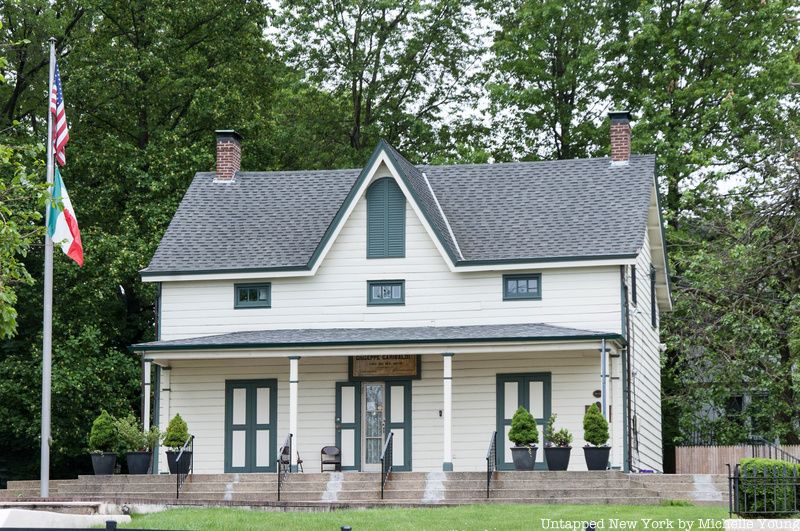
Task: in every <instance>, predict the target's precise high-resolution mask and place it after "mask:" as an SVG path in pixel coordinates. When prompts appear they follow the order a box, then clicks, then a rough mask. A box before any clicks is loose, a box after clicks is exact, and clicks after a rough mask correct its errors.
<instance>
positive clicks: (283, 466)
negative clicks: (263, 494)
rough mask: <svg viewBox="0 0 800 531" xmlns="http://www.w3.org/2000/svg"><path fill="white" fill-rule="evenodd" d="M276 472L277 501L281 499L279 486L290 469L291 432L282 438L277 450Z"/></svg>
mask: <svg viewBox="0 0 800 531" xmlns="http://www.w3.org/2000/svg"><path fill="white" fill-rule="evenodd" d="M275 468H276V470H277V472H278V501H281V487H282V486H283V482H284V481H286V477H287V475H288V474H289V473H290V472H291V471H292V434H291V433H290V434H288V435H287V436H286V439H284V440H283V444H282V445H281V449H280V450H279V451H278V462H277V466H276V467H275Z"/></svg>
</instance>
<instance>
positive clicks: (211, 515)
mask: <svg viewBox="0 0 800 531" xmlns="http://www.w3.org/2000/svg"><path fill="white" fill-rule="evenodd" d="M727 516H728V511H727V510H726V509H724V508H721V507H694V506H686V507H680V506H679V507H673V506H629V505H552V506H549V505H469V506H464V507H440V508H430V509H364V510H346V511H333V512H325V513H320V512H316V513H299V512H290V513H285V512H262V511H250V510H244V509H173V510H169V511H165V512H162V513H155V514H149V515H144V516H134V519H133V523H132V524H130V525H129V526H127V527H129V528H142V529H148V528H149V529H159V528H160V529H224V530H226V531H227V530H232V529H236V530H239V529H281V530H287V529H302V530H309V529H311V530H315V529H330V530H337V531H338V530H339V528H340V527H341V526H343V525H349V526H351V527H352V528H353V531H360V530H365V529H375V530H385V529H409V530H412V529H413V530H415V531H419V530H434V529H443V530H471V529H474V530H490V529H503V530H506V529H580V531H583V530H584V529H585V527H586V525H585V524H582V525H580V524H578V526H577V527H570V526H569V525H568V524H567V527H556V525H558V524H559V522H554V523H551V524H549V527H548V522H547V521H546V520H543V519H550V520H551V521H552V520H556V521H557V520H562V521H576V520H577V521H583V520H597V521H599V522H600V524H601V525H603V527H600V525H598V529H679V530H680V529H691V530H693V531H694V530H696V529H720V528H721V525H720V522H721V520H722V519H724V518H727ZM612 519H616V523H617V524H618V525H617V526H616V527H614V524H615V521H612ZM706 519H711V521H707V520H706ZM623 521H624V522H628V521H630V522H632V525H631V524H628V525H626V526H623V525H621V524H620V522H623ZM561 523H562V524H563V523H564V522H561ZM690 526H691V527H690Z"/></svg>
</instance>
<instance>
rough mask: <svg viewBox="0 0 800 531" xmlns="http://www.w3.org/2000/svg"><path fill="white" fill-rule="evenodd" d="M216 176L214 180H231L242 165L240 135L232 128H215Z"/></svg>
mask: <svg viewBox="0 0 800 531" xmlns="http://www.w3.org/2000/svg"><path fill="white" fill-rule="evenodd" d="M215 132H216V133H217V176H216V177H215V179H214V180H215V181H219V182H231V181H233V178H234V177H236V172H238V171H239V170H240V169H241V165H242V135H240V134H239V133H237V132H236V131H233V130H217V131H215Z"/></svg>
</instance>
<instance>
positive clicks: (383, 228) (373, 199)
mask: <svg viewBox="0 0 800 531" xmlns="http://www.w3.org/2000/svg"><path fill="white" fill-rule="evenodd" d="M405 255H406V198H405V196H404V195H403V191H402V190H400V187H399V186H397V183H396V182H395V180H394V179H392V178H390V177H386V178H384V179H378V180H377V181H375V182H374V183H372V185H371V186H370V187H369V189H368V190H367V258H403V257H404V256H405Z"/></svg>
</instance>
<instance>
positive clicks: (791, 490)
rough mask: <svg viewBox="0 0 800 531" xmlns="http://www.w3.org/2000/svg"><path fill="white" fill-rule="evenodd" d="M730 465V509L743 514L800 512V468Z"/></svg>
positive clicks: (785, 514) (764, 515)
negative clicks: (732, 467) (732, 466)
mask: <svg viewBox="0 0 800 531" xmlns="http://www.w3.org/2000/svg"><path fill="white" fill-rule="evenodd" d="M727 466H728V499H729V505H728V511H729V512H730V514H731V515H734V514H736V515H739V516H744V517H758V516H760V517H772V518H777V517H781V516H789V515H793V514H797V513H800V467H798V466H796V465H793V464H790V463H788V462H787V463H786V464H785V465H782V466H772V467H767V466H764V467H748V466H745V467H742V466H741V465H736V466H735V467H734V469H733V473H731V466H730V465H727Z"/></svg>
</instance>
